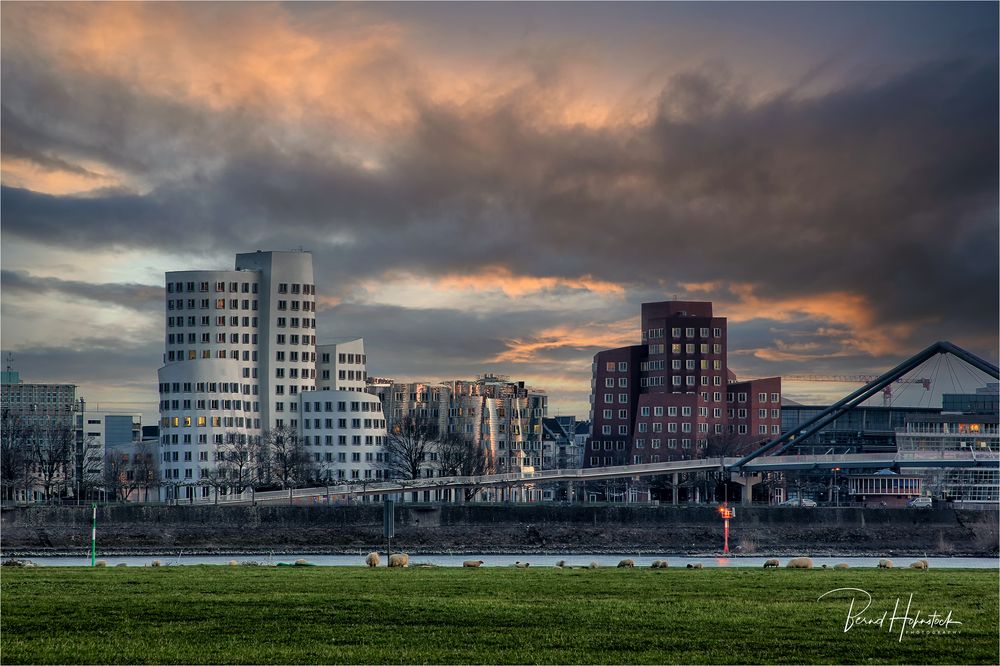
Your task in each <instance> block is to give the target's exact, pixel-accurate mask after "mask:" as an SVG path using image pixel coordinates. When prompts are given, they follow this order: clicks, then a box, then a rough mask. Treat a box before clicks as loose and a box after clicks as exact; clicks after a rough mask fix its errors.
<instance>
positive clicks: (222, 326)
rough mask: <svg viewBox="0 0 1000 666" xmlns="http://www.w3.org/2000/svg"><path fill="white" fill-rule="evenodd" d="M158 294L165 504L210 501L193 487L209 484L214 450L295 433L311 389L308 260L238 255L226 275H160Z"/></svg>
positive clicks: (302, 255)
mask: <svg viewBox="0 0 1000 666" xmlns="http://www.w3.org/2000/svg"><path fill="white" fill-rule="evenodd" d="M165 291H166V308H165V315H166V316H165V319H166V328H165V332H164V342H165V352H164V354H163V362H164V365H163V367H162V368H160V370H159V372H158V374H159V391H160V461H159V462H160V464H161V471H160V474H161V480H162V481H163V482H164V484H163V487H164V491H165V493H164V498H165V499H181V500H183V499H188V500H190V499H193V497H194V495H195V494H196V493H200V495H201V496H202V497H205V498H207V497H209V496H210V494H211V488H209V486H208V485H207V484H206V485H202V486H201V487H200V488H199V487H198V482H199V481H201V480H204V479H207V478H208V477H211V476H212V475H214V472H215V468H216V467H217V466H216V462H217V458H216V456H217V453H218V452H217V450H216V447H218V446H219V445H221V444H223V443H224V442H226V441H227V440H239V441H246V440H247V438H253V439H254V440H258V439H259V438H260V437H261V435H262V433H263V432H264V431H265V430H272V431H273V430H277V429H284V430H288V431H291V432H298V429H299V420H300V416H299V394H300V393H301V392H302V391H307V390H312V389H314V388H315V386H316V319H315V317H316V307H315V304H316V288H315V284H314V281H313V267H312V255H311V254H309V253H308V252H261V251H257V252H253V253H248V254H238V255H236V263H235V267H234V269H233V270H223V271H219V270H202V271H175V272H169V273H167V274H166V290H165ZM177 492H180V493H181V496H180V497H177V496H176V495H175V493H177Z"/></svg>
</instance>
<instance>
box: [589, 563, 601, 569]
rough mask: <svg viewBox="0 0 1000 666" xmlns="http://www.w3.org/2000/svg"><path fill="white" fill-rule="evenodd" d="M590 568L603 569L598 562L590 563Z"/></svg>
mask: <svg viewBox="0 0 1000 666" xmlns="http://www.w3.org/2000/svg"><path fill="white" fill-rule="evenodd" d="M590 568H591V569H600V568H601V565H600V564H598V563H597V562H591V563H590Z"/></svg>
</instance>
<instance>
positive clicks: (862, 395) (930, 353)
mask: <svg viewBox="0 0 1000 666" xmlns="http://www.w3.org/2000/svg"><path fill="white" fill-rule="evenodd" d="M939 354H951V355H953V356H956V357H957V358H959V359H960V360H962V361H963V362H965V363H967V364H968V365H970V366H972V367H974V368H976V369H978V370H980V371H981V372H983V373H985V374H987V375H989V376H991V377H993V378H995V379H1000V370H998V368H997V366H995V365H993V364H992V363H990V362H988V361H985V360H983V359H981V358H979V357H978V356H975V355H974V354H971V353H969V352H967V351H966V350H964V349H962V348H960V347H957V346H955V345H953V344H951V343H950V342H943V341H942V342H935V343H934V344H932V345H931V346H929V347H927V348H926V349H924V350H923V351H921V352H919V353H917V354H915V355H913V356H912V357H910V358H909V359H907V360H905V361H903V362H902V363H900V364H899V365H898V366H896V367H895V368H893V369H892V370H890V371H888V372H886V373H885V374H883V375H881V376H879V377H877V378H875V379H873V380H872V381H870V382H869V383H868V384H866V385H865V386H863V387H861V388H860V389H858V390H856V391H854V392H853V393H851V394H850V395H848V396H846V397H845V398H843V399H842V400H839V401H838V402H836V403H834V404H833V405H831V406H830V407H828V408H827V409H825V410H823V411H822V412H820V413H819V414H817V415H816V416H815V417H814V418H812V419H811V420H809V421H808V422H806V423H804V424H802V425H800V426H799V427H797V428H796V429H795V430H793V431H790V432H787V433H785V434H783V435H781V436H780V437H778V438H776V439H774V440H772V441H770V442H767V443H766V444H764V445H762V446H761V447H760V448H758V449H757V450H755V451H753V452H751V453H749V454H747V455H745V456H743V457H741V458H735V457H733V458H699V459H693V460H672V461H667V462H658V463H648V464H643V465H619V466H609V467H593V468H583V469H553V470H544V471H538V472H509V473H506V474H487V475H482V476H449V477H437V478H427V479H412V480H394V481H382V482H377V483H354V484H342V485H336V486H320V487H314V488H299V489H289V490H278V491H268V492H258V493H253V492H252V491H250V493H249V495H250V496H247V495H248V493H246V492H244V493H243V494H241V495H238V496H232V495H230V496H228V497H225V498H223V497H219V498H215V499H213V498H199V499H198V500H195V501H196V502H198V503H206V502H216V503H225V504H240V503H249V502H294V501H295V500H296V499H298V500H300V501H301V500H309V499H316V498H320V497H322V498H325V499H326V500H327V501H329V500H331V499H333V498H337V497H348V496H369V495H394V494H399V493H408V492H418V491H427V490H457V489H465V488H479V489H481V488H496V487H501V488H513V487H515V486H526V485H538V484H543V483H553V482H570V483H574V482H587V481H604V480H608V479H620V478H640V477H653V476H663V475H674V480H675V482H676V479H677V476H678V475H680V474H682V473H690V472H720V473H728V474H729V475H730V478H731V479H732V480H733V481H735V482H738V483H740V484H741V485H744V486H746V488H745V490H749V488H750V487H752V486H753V485H755V484H756V483H759V481H760V479H761V473H763V472H781V471H796V470H815V471H823V470H833V469H838V470H849V469H854V470H871V469H884V468H887V467H895V468H906V467H908V468H949V467H951V468H956V467H991V468H993V469H996V468H997V467H998V466H1000V456H998V454H997V453H996V452H994V451H992V450H990V449H985V450H975V449H970V448H963V449H957V450H940V451H890V452H886V453H845V454H827V455H803V454H798V453H794V451H798V450H799V449H798V448H797V447H798V446H799V445H801V444H802V443H803V442H804V441H806V440H808V439H809V438H810V437H811V436H813V435H815V434H816V433H818V432H819V431H820V430H821V429H822V428H823V427H825V426H826V425H828V424H829V423H831V422H833V421H834V420H835V419H836V418H838V417H839V416H841V415H843V414H845V413H846V412H848V411H850V410H852V409H854V408H855V407H857V406H859V405H860V404H862V403H863V402H864V401H865V400H867V399H868V398H869V397H871V396H872V395H874V394H876V393H877V392H878V391H881V390H883V389H884V388H885V387H886V386H888V385H891V384H892V382H895V381H897V380H899V379H900V378H901V377H903V375H905V374H906V373H908V372H910V371H912V370H913V369H915V368H917V367H918V366H920V365H921V364H922V363H924V362H925V361H927V360H928V359H931V358H934V357H936V356H938V355H939ZM790 451H792V452H790ZM743 494H744V498H745V499H747V498H749V496H750V493H749V492H744V493H743ZM463 495H464V493H457V496H463Z"/></svg>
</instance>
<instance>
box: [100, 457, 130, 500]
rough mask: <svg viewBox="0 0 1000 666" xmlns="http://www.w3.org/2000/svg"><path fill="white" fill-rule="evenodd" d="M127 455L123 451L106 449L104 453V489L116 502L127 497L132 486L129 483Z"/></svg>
mask: <svg viewBox="0 0 1000 666" xmlns="http://www.w3.org/2000/svg"><path fill="white" fill-rule="evenodd" d="M129 467H130V462H129V456H128V453H127V452H124V451H114V450H111V451H108V452H107V453H105V454H104V490H105V492H106V493H107V494H108V496H109V497H113V498H114V500H115V501H116V502H124V501H126V500H127V499H128V497H129V494H130V493H131V491H132V488H131V487H130V485H129V478H128V471H129Z"/></svg>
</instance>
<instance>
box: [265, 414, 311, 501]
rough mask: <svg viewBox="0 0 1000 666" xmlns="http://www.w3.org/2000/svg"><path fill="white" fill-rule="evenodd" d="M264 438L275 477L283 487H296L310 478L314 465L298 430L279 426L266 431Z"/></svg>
mask: <svg viewBox="0 0 1000 666" xmlns="http://www.w3.org/2000/svg"><path fill="white" fill-rule="evenodd" d="M263 439H264V442H265V443H266V446H267V454H268V457H269V462H270V465H271V471H272V474H273V479H274V481H275V482H277V483H280V484H281V487H282V488H294V487H295V486H296V485H299V484H301V483H303V482H305V481H306V480H307V479H308V478H309V476H310V472H311V470H312V467H313V465H312V461H311V460H310V459H309V453H308V452H307V451H306V449H305V443H304V442H303V440H302V438H301V437H299V434H298V432H296V431H295V430H294V429H292V428H289V427H287V426H279V427H277V428H273V429H271V430H267V431H265V432H264V435H263Z"/></svg>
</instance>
